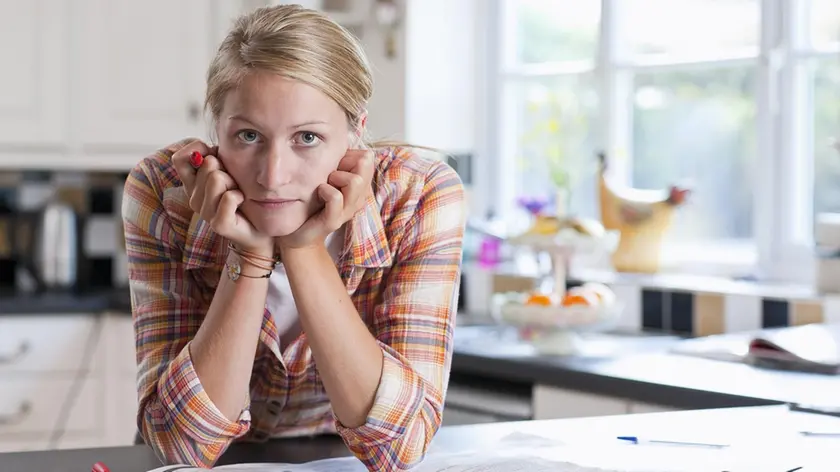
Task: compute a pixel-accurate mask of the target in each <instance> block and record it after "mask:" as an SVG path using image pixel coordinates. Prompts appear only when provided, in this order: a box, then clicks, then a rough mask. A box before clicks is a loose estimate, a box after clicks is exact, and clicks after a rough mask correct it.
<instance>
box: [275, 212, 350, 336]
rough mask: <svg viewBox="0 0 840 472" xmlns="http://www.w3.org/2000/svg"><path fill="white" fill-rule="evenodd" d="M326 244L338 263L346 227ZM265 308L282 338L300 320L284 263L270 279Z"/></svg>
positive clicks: (329, 238)
mask: <svg viewBox="0 0 840 472" xmlns="http://www.w3.org/2000/svg"><path fill="white" fill-rule="evenodd" d="M325 244H326V246H327V251H328V252H329V253H330V255H331V256H332V258H333V261H336V262H337V261H338V257H339V255H340V254H341V250H342V248H343V247H344V226H342V227H341V228H339V229H338V230H337V231H334V232H333V233H331V234H330V235H329V236H327V239H326V241H325ZM265 307H266V308H267V309H268V311H269V312H271V315H272V317H274V324H275V325H276V326H277V334H278V335H279V336H280V337H281V338H282V336H283V334H284V333H285V332H286V331H288V330H289V328H291V327H292V326H293V325H294V324H295V322H296V321H297V318H298V312H297V307H296V306H295V299H294V297H293V296H292V288H291V286H289V278H288V276H286V267H285V266H284V265H283V264H282V263H281V264H277V266H276V267H275V268H274V272H272V274H271V278H269V279H268V296H267V297H266V301H265Z"/></svg>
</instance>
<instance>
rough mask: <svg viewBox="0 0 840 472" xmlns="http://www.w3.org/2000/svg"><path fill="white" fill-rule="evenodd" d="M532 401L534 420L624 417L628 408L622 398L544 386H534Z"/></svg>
mask: <svg viewBox="0 0 840 472" xmlns="http://www.w3.org/2000/svg"><path fill="white" fill-rule="evenodd" d="M533 399H534V419H535V420H545V419H561V418H582V417H587V416H610V415H624V414H627V412H628V409H629V407H630V405H629V402H627V401H626V400H624V399H622V398H615V397H608V396H603V395H595V394H590V393H586V392H578V391H575V390H567V389H562V388H556V387H550V386H546V385H535V386H534V396H533Z"/></svg>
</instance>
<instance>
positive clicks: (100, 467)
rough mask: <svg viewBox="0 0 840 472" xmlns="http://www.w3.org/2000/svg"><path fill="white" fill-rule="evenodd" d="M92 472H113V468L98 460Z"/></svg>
mask: <svg viewBox="0 0 840 472" xmlns="http://www.w3.org/2000/svg"><path fill="white" fill-rule="evenodd" d="M91 472H111V469H109V468H108V466H106V465H105V464H103V463H101V462H97V463H96V464H93V469H91Z"/></svg>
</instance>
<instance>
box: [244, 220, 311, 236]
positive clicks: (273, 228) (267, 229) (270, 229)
mask: <svg viewBox="0 0 840 472" xmlns="http://www.w3.org/2000/svg"><path fill="white" fill-rule="evenodd" d="M302 225H303V222H300V224H297V223H296V222H292V221H289V220H286V221H276V220H275V221H272V220H267V221H260V222H258V223H254V227H255V228H256V229H257V231H259V232H260V233H262V234H265V235H267V236H271V237H272V238H279V237H281V236H288V235H290V234H292V233H294V232H295V231H297V230H298V229H300V227H301V226H302Z"/></svg>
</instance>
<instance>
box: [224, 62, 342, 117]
mask: <svg viewBox="0 0 840 472" xmlns="http://www.w3.org/2000/svg"><path fill="white" fill-rule="evenodd" d="M232 115H240V116H241V115H245V116H247V117H248V118H250V119H254V120H257V121H261V122H273V123H277V122H283V123H286V122H290V121H295V122H297V121H307V120H320V121H325V122H327V123H332V122H339V123H340V122H343V121H344V118H345V115H344V112H343V110H342V109H341V107H340V106H338V103H336V102H335V101H334V100H333V99H331V98H330V97H329V96H327V95H326V94H325V93H323V92H321V91H320V90H318V89H316V88H315V87H312V86H310V85H308V84H305V83H303V82H299V81H296V80H292V79H289V78H286V77H282V76H280V75H277V74H271V73H266V72H252V73H250V74H248V75H246V76H245V77H244V79H243V80H242V81H241V82H240V83H239V85H238V86H237V87H236V88H235V89H233V90H231V91H230V92H229V93H228V94H227V96H226V97H225V102H224V108H223V109H222V120H223V121H227V120H228V119H229V117H230V116H232Z"/></svg>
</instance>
